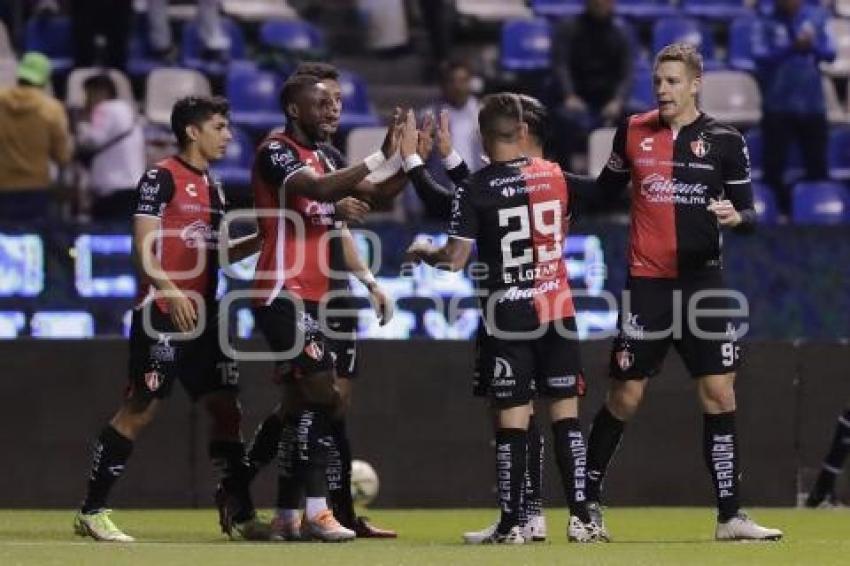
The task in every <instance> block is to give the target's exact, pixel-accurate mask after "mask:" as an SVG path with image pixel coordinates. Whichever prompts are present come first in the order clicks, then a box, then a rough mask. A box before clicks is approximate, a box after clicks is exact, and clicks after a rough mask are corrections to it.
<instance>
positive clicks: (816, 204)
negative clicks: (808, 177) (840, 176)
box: [793, 181, 850, 224]
mask: <svg viewBox="0 0 850 566" xmlns="http://www.w3.org/2000/svg"><path fill="white" fill-rule="evenodd" d="M848 211H850V194H848V192H847V187H845V186H844V185H842V184H841V183H837V182H834V181H804V182H800V183H797V184H796V185H794V195H793V218H794V222H795V223H796V224H842V223H844V222H847V221H848V220H850V213H848Z"/></svg>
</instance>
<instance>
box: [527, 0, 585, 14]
mask: <svg viewBox="0 0 850 566" xmlns="http://www.w3.org/2000/svg"><path fill="white" fill-rule="evenodd" d="M584 4H585V2H584V0H532V2H531V8H532V9H533V10H534V13H535V15H537V16H546V17H549V18H565V17H570V16H575V15H576V14H580V13H581V12H583V11H584Z"/></svg>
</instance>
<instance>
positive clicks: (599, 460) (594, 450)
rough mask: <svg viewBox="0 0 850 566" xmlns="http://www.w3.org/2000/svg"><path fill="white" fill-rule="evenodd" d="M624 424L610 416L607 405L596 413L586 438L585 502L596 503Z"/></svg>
mask: <svg viewBox="0 0 850 566" xmlns="http://www.w3.org/2000/svg"><path fill="white" fill-rule="evenodd" d="M625 426H626V423H625V422H623V421H621V420H620V419H618V418H617V417H615V416H614V415H612V414H611V411H609V410H608V407H607V405H605V404H604V403H603V405H602V408H601V409H599V412H598V413H596V417H594V419H593V424H592V425H591V427H590V436H589V437H588V438H587V500H588V501H590V502H595V503H598V502H599V501H600V500H601V497H602V484H603V483H604V482H605V473H606V472H607V471H608V464H610V463H611V458H613V457H614V452H616V451H617V447H618V446H619V445H620V440H621V439H622V438H623V429H624V428H625Z"/></svg>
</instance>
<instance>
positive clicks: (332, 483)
mask: <svg viewBox="0 0 850 566" xmlns="http://www.w3.org/2000/svg"><path fill="white" fill-rule="evenodd" d="M297 75H304V76H309V77H313V78H316V79H319V80H320V81H321V83H322V84H323V85H324V87H325V88H326V89H327V91H328V94H329V96H330V98H331V101H332V102H333V103H334V104H333V106H332V107H331V108H330V109H329V112H328V114H327V117H326V120H325V124H324V125H323V127H322V133H323V134H324V137H322V138H320V139H319V140H316V141H318V142H319V143H318V144H317V146H318V147H319V148H320V149H321V151H322V153H323V154H324V155H325V156H326V157H327V159H328V160H329V162H330V163H331V165H332V167H333V168H334V169H344V168H345V167H348V161H347V160H346V158H345V157H344V156H343V155H342V153H341V152H340V151H339V150H337V149H336V148H335V147H334V146H333V145H332V144H331V138H332V136H333V135H334V134H335V133H336V132H337V130H338V128H339V120H340V115H341V112H342V90H341V87H340V84H339V76H340V75H339V71H338V70H337V68H336V67H334V66H333V65H330V64H328V63H321V62H306V63H301V64H300V65H299V66H298V68H297V69H296V71H295V73H294V74H293V76H297ZM387 165H388V166H389V164H387ZM372 178H374V176H373V175H370V176H368V177H367V180H370V179H372ZM392 179H393V180H392V181H387V182H388V183H392V184H393V186H394V187H395V188H394V189H393V190H400V189H401V188H402V187H403V186H404V184H405V183H406V177H405V176H404V174H403V172H401V174H400V175H395V176H394V177H392ZM385 186H386V183H385ZM334 208H335V216H334V218H335V223H336V224H335V225H336V226H337V227H338V228H340V229H341V238H339V243H340V244H341V246H342V249H343V255H344V261H343V264H344V268H345V269H346V270H350V271H351V272H352V273H354V274H355V276H356V277H357V278H358V279H359V280H360V281H361V282H362V283H363V284H364V285H365V286H366V287H367V289H368V290H369V294H370V296H371V297H372V302H373V304H375V305H389V304H390V300H389V298H388V297H387V295H386V293H385V292H384V290H383V289H381V287H380V286H379V285H378V283H377V281H376V280H375V278H374V276H373V275H372V273H371V272H370V271H369V269H368V267H367V266H366V265H364V264H363V262H362V261H361V260H360V258H359V256H358V253H357V250H356V246H355V243H354V240H353V238H352V236H351V233H350V232H349V231H348V228H347V227H344V226H343V225H342V224H341V221H345V220H348V221H354V222H357V221H360V219H361V217H362V216H363V214H365V213H366V212H367V211H368V209H369V207H368V205H367V204H365V203H363V202H362V201H359V200H358V199H355V198H353V197H346V198H344V199H341V200H340V201H337V202H336V203H335V205H334ZM339 291H340V292H339V293H337V294H335V296H334V297H333V298H332V299H331V300H330V301H328V305H327V306H328V308H329V309H332V310H336V311H339V313H340V315H339V316H332V317H329V320H328V325H329V326H330V327H331V328H332V329H333V330H334V332H335V333H336V334H338V335H339V336H341V337H340V338H337V339H333V340H330V346H331V355H332V356H333V358H334V366H335V369H336V383H335V384H336V388H337V389H338V391H339V393H340V396H341V403H340V405H341V408H342V410H341V411H340V413H339V414H338V415H336V417H335V418H334V419H333V420H332V422H331V425H330V426H331V437H332V438H333V441H334V442H333V446H332V447H331V448H330V450H329V454H328V460H329V461H328V467H327V480H328V497H329V500H330V504H331V509H332V511H333V514H334V517H336V518H337V520H339V522H340V524H342V525H343V526H344V527H346V528H348V529H351V530H353V531H354V532H355V533H356V534H357V537H358V538H395V537H396V533H395V532H393V531H389V530H385V529H379V528H377V527H375V526H373V525H371V524H370V523H369V522H368V521H367V520H366V518H365V517H357V516H356V513H355V510H354V503H353V500H352V497H351V487H350V485H351V460H352V455H351V445H350V442H349V439H348V434H347V431H346V423H345V413H346V412H347V409H348V407H349V405H350V403H351V394H352V389H353V381H354V380H355V379H356V378H357V376H358V375H359V363H358V355H357V353H358V352H357V341H356V331H357V305H356V302H355V301H354V300H353V297H352V296H351V294H350V292H349V289H348V285H347V283H346V284H345V285H343V286H342V287H341V288H340V289H339ZM283 419H284V415H282V414H281V408H280V407H278V409H277V410H275V411H274V412H273V413H272V414H271V415H269V416H268V417H267V418H266V419H265V420H264V421H263V422H262V423H261V424H260V426H259V427H258V429H257V431H256V433H255V436H254V441H253V442H252V444H251V447H250V449H249V450H248V457H249V460H250V461H251V465H252V467H253V469H254V470H255V471H259V469H260V468H262V467H264V466H265V465H266V464H268V463H269V462H271V460H272V459H273V458H274V455H275V454H276V452H277V447H278V444H279V442H280V439H281V437H282V435H283V434H284V431H283ZM285 436H286V437H287V438H291V437H292V434H287V435H285ZM284 453H291V451H289V452H287V450H286V449H285V448H284ZM288 470H289V467H288V466H285V465H284V466H283V467H282V468H281V471H282V473H281V475H280V477H279V482H280V484H281V485H280V486H279V488H278V489H279V493H280V494H285V493H286V492H287V491H288V490H289V489H290V487H289V486H288V484H290V483H292V478H291V477H289V476H288V475H287V472H288ZM284 499H286V498H284ZM282 504H283V502H282ZM299 520H300V517H297V516H296V511H295V510H287V509H286V508H284V507H280V508H279V510H278V513H277V514H276V516H275V518H274V520H273V521H272V537H273V538H274V539H286V538H291V536H292V534H293V533H294V531H295V530H296V528H295V525H297V524H298V521H299Z"/></svg>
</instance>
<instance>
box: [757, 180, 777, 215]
mask: <svg viewBox="0 0 850 566" xmlns="http://www.w3.org/2000/svg"><path fill="white" fill-rule="evenodd" d="M753 204H754V205H755V209H756V215H758V221H759V224H763V225H767V226H772V225H774V224H776V223H777V222H778V221H779V206H778V205H777V204H776V196H774V194H773V190H772V189H771V188H770V187H769V186H767V185H766V184H764V183H760V182H758V181H756V182H754V183H753Z"/></svg>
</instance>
